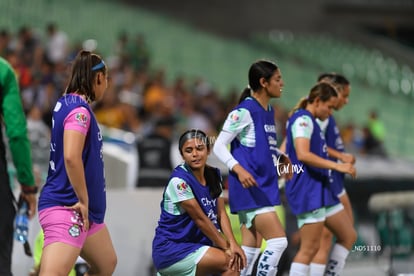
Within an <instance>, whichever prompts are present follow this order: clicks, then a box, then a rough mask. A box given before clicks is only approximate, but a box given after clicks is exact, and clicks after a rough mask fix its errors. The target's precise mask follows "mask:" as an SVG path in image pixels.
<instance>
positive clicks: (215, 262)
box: [196, 247, 230, 275]
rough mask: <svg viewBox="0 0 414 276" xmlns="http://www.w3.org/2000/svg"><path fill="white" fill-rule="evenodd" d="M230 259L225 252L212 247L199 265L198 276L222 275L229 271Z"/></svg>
mask: <svg viewBox="0 0 414 276" xmlns="http://www.w3.org/2000/svg"><path fill="white" fill-rule="evenodd" d="M229 262H230V257H229V256H228V255H226V254H225V253H224V251H223V250H221V249H218V248H215V247H210V248H209V249H208V250H207V252H206V253H205V254H204V255H203V257H202V258H201V259H200V261H199V262H198V264H197V270H196V275H207V274H211V273H221V272H224V271H226V270H227V268H228V264H229Z"/></svg>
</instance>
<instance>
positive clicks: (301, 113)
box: [285, 109, 339, 215]
mask: <svg viewBox="0 0 414 276" xmlns="http://www.w3.org/2000/svg"><path fill="white" fill-rule="evenodd" d="M294 127H298V128H299V129H306V128H311V129H312V132H311V133H310V137H309V138H310V151H311V152H312V153H314V154H316V155H318V156H320V157H322V158H325V159H327V158H328V153H327V147H326V143H325V137H324V136H323V134H322V132H321V129H320V127H319V125H318V124H317V122H316V120H315V119H314V118H313V116H312V114H311V113H310V112H309V111H307V110H305V109H299V110H297V111H296V112H295V113H294V114H293V115H292V116H291V117H290V118H289V120H288V122H287V132H286V153H287V154H288V156H289V158H290V160H291V162H292V165H293V166H294V167H295V168H296V170H295V171H294V173H293V177H292V179H290V180H288V181H286V186H285V190H286V197H287V200H288V203H289V205H290V207H291V209H292V212H293V213H294V214H295V215H298V214H302V213H306V212H310V211H313V210H315V209H318V208H321V207H324V206H331V205H335V204H337V203H339V200H338V198H337V197H336V195H335V194H333V193H332V191H331V190H330V184H331V182H332V178H331V176H330V174H331V173H330V170H328V169H321V168H316V167H312V166H308V165H306V164H304V163H302V162H301V161H299V160H298V158H297V155H296V150H295V145H294V139H295V133H294ZM299 137H304V136H299ZM306 138H307V137H306ZM298 168H299V169H298Z"/></svg>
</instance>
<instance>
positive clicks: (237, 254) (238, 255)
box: [230, 243, 247, 271]
mask: <svg viewBox="0 0 414 276" xmlns="http://www.w3.org/2000/svg"><path fill="white" fill-rule="evenodd" d="M230 250H231V252H232V253H233V254H232V257H231V259H230V268H231V270H235V271H242V269H243V268H245V267H246V263H247V260H246V255H245V254H244V251H243V249H241V247H240V246H239V245H238V244H237V243H230Z"/></svg>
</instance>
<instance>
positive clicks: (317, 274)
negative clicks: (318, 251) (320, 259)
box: [309, 263, 326, 276]
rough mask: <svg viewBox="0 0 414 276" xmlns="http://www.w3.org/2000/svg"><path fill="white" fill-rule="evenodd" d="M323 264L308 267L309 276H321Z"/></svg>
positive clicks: (312, 264) (323, 269)
mask: <svg viewBox="0 0 414 276" xmlns="http://www.w3.org/2000/svg"><path fill="white" fill-rule="evenodd" d="M325 268H326V265H325V264H317V263H311V264H310V267H309V275H310V276H323V275H324V273H325Z"/></svg>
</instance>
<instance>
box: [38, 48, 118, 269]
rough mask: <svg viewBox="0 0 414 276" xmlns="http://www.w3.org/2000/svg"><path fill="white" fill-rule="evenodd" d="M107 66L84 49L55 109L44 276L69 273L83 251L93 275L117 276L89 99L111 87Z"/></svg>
mask: <svg viewBox="0 0 414 276" xmlns="http://www.w3.org/2000/svg"><path fill="white" fill-rule="evenodd" d="M107 85H108V82H107V68H106V65H105V63H104V61H103V60H102V59H101V58H100V57H99V56H98V55H96V54H93V53H91V52H88V51H80V52H79V53H78V55H77V56H76V59H75V60H74V63H73V67H72V73H71V76H70V81H69V85H68V86H67V88H66V91H65V93H64V95H63V96H62V97H61V98H60V99H59V100H58V101H57V103H56V105H55V108H54V110H53V118H52V122H53V128H52V136H51V143H50V162H49V171H48V176H47V180H46V183H45V185H44V186H43V188H42V191H41V194H40V197H39V207H38V209H39V220H40V225H41V227H42V229H43V232H44V236H45V238H44V250H43V255H42V258H41V263H40V275H68V274H69V272H70V270H71V269H72V268H73V266H74V264H75V262H76V259H77V258H78V256H79V255H80V256H81V257H82V258H83V259H84V260H86V262H87V263H88V264H89V266H90V269H89V271H88V273H89V275H112V273H113V272H114V270H115V266H116V263H117V257H116V254H115V250H114V247H113V245H112V241H111V237H110V235H109V232H108V229H107V227H106V225H105V223H104V218H105V209H106V191H105V177H104V167H103V155H102V135H101V132H100V130H99V126H98V123H97V121H96V119H95V117H94V115H93V111H92V109H91V107H90V104H91V103H92V102H93V101H95V100H96V101H97V100H100V99H101V98H102V96H103V94H104V92H105V89H106V88H107Z"/></svg>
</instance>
